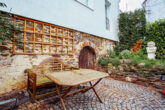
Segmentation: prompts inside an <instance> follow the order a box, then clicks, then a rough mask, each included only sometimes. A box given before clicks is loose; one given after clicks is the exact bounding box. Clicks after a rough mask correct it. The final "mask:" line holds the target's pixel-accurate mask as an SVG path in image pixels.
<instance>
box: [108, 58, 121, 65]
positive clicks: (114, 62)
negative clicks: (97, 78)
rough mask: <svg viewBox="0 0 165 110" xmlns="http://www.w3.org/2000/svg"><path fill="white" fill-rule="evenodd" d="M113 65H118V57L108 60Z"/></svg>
mask: <svg viewBox="0 0 165 110" xmlns="http://www.w3.org/2000/svg"><path fill="white" fill-rule="evenodd" d="M110 62H111V63H112V65H113V66H119V65H120V60H119V59H112V60H111V61H110Z"/></svg>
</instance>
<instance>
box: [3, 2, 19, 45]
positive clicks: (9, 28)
mask: <svg viewBox="0 0 165 110" xmlns="http://www.w3.org/2000/svg"><path fill="white" fill-rule="evenodd" d="M0 7H7V6H6V4H4V3H1V2H0ZM19 30H20V29H19V27H14V24H13V19H12V15H11V14H10V13H5V12H2V11H0V43H2V44H6V43H7V42H10V41H12V40H13V39H12V37H13V33H14V32H15V33H16V34H19V33H20V31H19ZM16 41H18V39H16Z"/></svg>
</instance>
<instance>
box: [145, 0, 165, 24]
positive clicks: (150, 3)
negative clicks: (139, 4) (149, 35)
mask: <svg viewBox="0 0 165 110" xmlns="http://www.w3.org/2000/svg"><path fill="white" fill-rule="evenodd" d="M145 10H146V20H147V22H154V21H156V20H159V19H163V18H165V0H147V2H146V6H145ZM148 10H150V14H149V13H148Z"/></svg>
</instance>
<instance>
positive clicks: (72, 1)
mask: <svg viewBox="0 0 165 110" xmlns="http://www.w3.org/2000/svg"><path fill="white" fill-rule="evenodd" d="M106 1H109V3H110V8H109V10H108V13H109V14H108V17H109V23H110V28H109V30H107V29H106V15H105V4H106ZM119 1H120V0H1V2H3V3H5V4H6V5H7V8H1V9H0V10H3V11H7V12H11V13H14V14H17V15H21V16H24V17H28V18H32V19H36V20H40V21H44V22H48V23H51V24H55V25H59V26H64V27H67V28H71V29H75V30H78V31H81V32H86V33H89V34H93V35H96V36H100V37H103V38H107V39H110V40H114V41H118V36H117V34H118V16H119ZM86 2H88V3H86Z"/></svg>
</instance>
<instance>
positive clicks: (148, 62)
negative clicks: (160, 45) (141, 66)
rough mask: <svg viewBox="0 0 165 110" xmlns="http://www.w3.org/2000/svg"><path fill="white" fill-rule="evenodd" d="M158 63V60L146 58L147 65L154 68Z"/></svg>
mask: <svg viewBox="0 0 165 110" xmlns="http://www.w3.org/2000/svg"><path fill="white" fill-rule="evenodd" d="M155 64H156V60H149V59H148V60H145V67H147V68H152V66H153V65H155Z"/></svg>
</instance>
